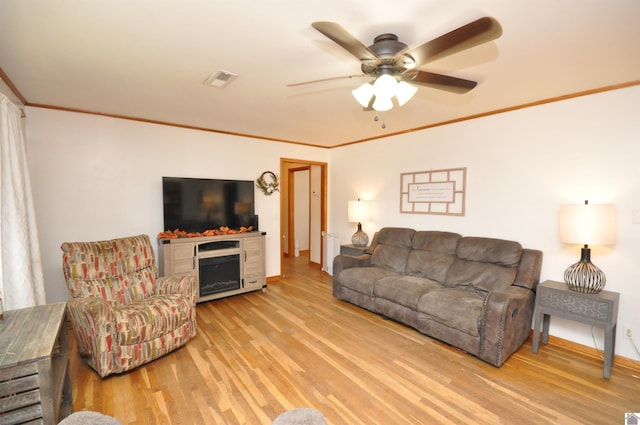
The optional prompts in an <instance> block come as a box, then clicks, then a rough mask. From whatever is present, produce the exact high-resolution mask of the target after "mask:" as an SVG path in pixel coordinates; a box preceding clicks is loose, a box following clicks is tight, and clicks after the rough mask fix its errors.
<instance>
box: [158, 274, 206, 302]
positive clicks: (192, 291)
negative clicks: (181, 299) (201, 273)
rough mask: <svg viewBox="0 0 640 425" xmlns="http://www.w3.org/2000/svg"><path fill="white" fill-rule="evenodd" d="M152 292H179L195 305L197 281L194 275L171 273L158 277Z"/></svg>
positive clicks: (160, 293) (159, 293)
mask: <svg viewBox="0 0 640 425" xmlns="http://www.w3.org/2000/svg"><path fill="white" fill-rule="evenodd" d="M154 294H156V295H162V294H181V295H184V296H186V297H187V298H188V299H189V302H190V303H191V305H193V306H195V305H196V298H197V295H198V283H197V280H196V277H195V276H188V275H187V276H185V275H172V276H164V277H159V278H158V279H157V280H156V283H155V286H154Z"/></svg>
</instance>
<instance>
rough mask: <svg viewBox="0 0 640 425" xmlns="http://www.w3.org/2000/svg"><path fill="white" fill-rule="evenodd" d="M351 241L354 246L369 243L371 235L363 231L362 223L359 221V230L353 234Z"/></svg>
mask: <svg viewBox="0 0 640 425" xmlns="http://www.w3.org/2000/svg"><path fill="white" fill-rule="evenodd" d="M351 243H352V244H353V246H367V245H369V236H367V234H366V233H365V232H363V231H362V224H360V223H358V230H357V231H356V232H355V233H354V234H353V236H351Z"/></svg>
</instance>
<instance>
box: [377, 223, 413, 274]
mask: <svg viewBox="0 0 640 425" xmlns="http://www.w3.org/2000/svg"><path fill="white" fill-rule="evenodd" d="M415 233H416V231H415V230H413V229H405V228H400V227H384V228H382V229H380V231H379V232H378V237H377V241H376V245H375V247H374V248H373V254H372V255H371V265H373V266H375V267H382V268H383V269H386V270H391V271H394V272H396V273H404V271H405V268H406V265H407V259H408V257H409V253H410V252H411V239H412V238H413V235H414V234H415Z"/></svg>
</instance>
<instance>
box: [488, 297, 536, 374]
mask: <svg viewBox="0 0 640 425" xmlns="http://www.w3.org/2000/svg"><path fill="white" fill-rule="evenodd" d="M534 304H535V294H534V293H533V291H531V290H529V289H527V288H522V287H519V286H511V287H509V289H507V290H506V291H501V292H498V291H496V292H490V293H489V294H488V295H487V297H486V298H485V301H484V308H483V314H482V329H481V332H482V343H481V347H480V355H479V357H480V358H481V359H483V360H486V361H487V362H489V363H491V364H493V365H495V366H500V365H501V364H502V363H504V361H505V360H506V359H507V358H508V357H509V356H510V355H511V354H513V353H514V352H515V351H516V350H517V349H518V348H520V346H521V345H522V344H523V343H524V341H526V340H527V338H528V337H529V333H530V331H531V320H532V318H533V307H534Z"/></svg>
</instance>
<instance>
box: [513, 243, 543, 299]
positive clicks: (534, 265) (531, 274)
mask: <svg viewBox="0 0 640 425" xmlns="http://www.w3.org/2000/svg"><path fill="white" fill-rule="evenodd" d="M541 269H542V251H538V250H536V249H523V250H522V258H520V264H519V265H518V273H517V274H516V280H515V282H514V283H513V284H514V285H515V286H521V287H523V288H528V289H531V290H532V291H535V290H536V287H537V286H538V283H539V282H540V270H541Z"/></svg>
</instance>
